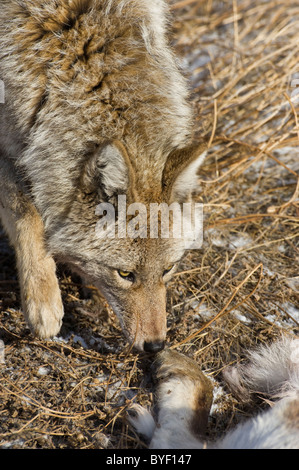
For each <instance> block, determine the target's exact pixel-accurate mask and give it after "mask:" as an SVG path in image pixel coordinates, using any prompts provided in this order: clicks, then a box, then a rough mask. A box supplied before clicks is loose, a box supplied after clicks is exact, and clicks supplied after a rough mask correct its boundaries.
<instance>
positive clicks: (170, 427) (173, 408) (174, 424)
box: [128, 337, 299, 449]
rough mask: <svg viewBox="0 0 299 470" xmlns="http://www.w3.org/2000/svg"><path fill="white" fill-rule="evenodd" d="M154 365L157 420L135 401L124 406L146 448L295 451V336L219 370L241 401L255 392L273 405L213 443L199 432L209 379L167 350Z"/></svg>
mask: <svg viewBox="0 0 299 470" xmlns="http://www.w3.org/2000/svg"><path fill="white" fill-rule="evenodd" d="M157 364H158V367H157V372H156V374H157V379H158V380H159V381H160V382H159V385H158V391H157V399H158V408H159V412H158V420H157V424H156V422H155V420H154V418H153V416H152V414H151V413H150V412H149V411H148V410H146V409H145V408H143V407H141V406H140V405H137V404H136V405H132V407H131V408H130V409H129V410H128V419H129V421H130V423H131V424H132V425H133V426H134V427H135V428H136V430H137V431H138V432H139V433H140V434H143V435H145V436H146V437H147V438H148V439H149V440H150V448H152V449H203V448H213V449H299V337H298V338H282V339H281V340H279V341H277V342H274V343H273V344H271V345H270V346H269V345H267V346H262V347H260V348H259V349H257V350H256V351H252V352H250V353H249V355H248V362H247V363H245V364H244V365H243V364H241V365H238V366H236V367H228V368H227V369H225V374H224V376H225V380H226V381H227V384H228V385H229V386H230V388H231V389H232V391H233V392H234V393H235V394H236V395H237V396H238V398H239V399H240V400H241V401H244V402H248V401H249V400H251V399H252V397H253V396H254V394H259V395H261V396H265V397H268V400H269V399H270V400H271V401H272V400H274V404H272V407H271V408H270V409H268V410H265V411H262V412H260V413H259V414H258V415H257V416H255V417H253V418H251V419H249V420H248V421H245V422H243V423H240V424H239V425H237V426H236V428H235V429H233V430H232V431H230V432H229V433H228V434H227V435H226V436H224V437H223V438H221V439H220V440H218V441H216V442H213V443H206V442H205V436H204V435H205V430H206V425H207V420H208V415H209V411H210V407H211V405H212V399H213V387H212V384H211V381H210V380H209V379H208V378H207V377H206V376H205V375H204V374H203V373H202V372H201V371H200V369H199V367H198V365H197V364H196V363H195V362H194V361H192V360H191V359H190V358H187V357H185V356H183V355H182V354H180V353H178V352H175V351H172V350H167V349H165V350H164V351H162V352H160V353H159V354H158V356H157Z"/></svg>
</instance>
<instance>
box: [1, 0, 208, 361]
mask: <svg viewBox="0 0 299 470" xmlns="http://www.w3.org/2000/svg"><path fill="white" fill-rule="evenodd" d="M0 9H1V17H0V79H1V83H4V85H5V103H4V104H0V180H1V188H0V217H1V220H2V223H3V226H4V228H5V230H6V231H7V233H8V236H9V239H10V242H11V244H12V245H13V247H14V249H15V253H16V260H17V269H18V276H19V282H20V290H21V301H22V310H23V312H24V315H25V318H26V320H27V323H28V325H29V327H30V328H31V330H32V331H33V333H34V334H36V335H37V336H38V337H40V338H50V337H53V336H55V335H57V334H58V332H59V330H60V327H61V322H62V317H63V304H62V300H61V294H60V290H59V284H58V280H57V276H56V262H62V263H64V264H66V265H68V266H69V267H70V268H71V269H73V270H74V271H76V272H77V273H79V274H80V275H81V276H82V278H83V279H86V280H88V282H92V283H93V284H94V285H95V286H96V287H98V288H99V290H100V291H101V292H102V293H103V295H104V296H105V297H106V299H107V301H108V302H109V303H110V305H111V307H112V308H113V310H114V311H115V313H116V314H117V316H118V317H119V319H120V323H121V326H122V328H123V331H124V333H125V334H126V336H127V338H128V339H129V341H130V342H131V343H133V344H134V346H135V347H136V348H137V349H139V350H145V351H150V352H156V351H158V350H160V349H162V348H163V347H164V342H165V338H166V306H165V305H166V300H165V297H166V291H165V283H166V282H167V281H169V279H170V278H171V276H172V274H173V273H174V270H175V268H176V266H177V263H178V262H179V261H180V259H181V258H182V256H183V254H184V251H185V249H186V244H185V243H184V242H183V239H182V238H175V237H169V238H168V239H167V238H162V237H160V236H158V237H156V238H150V237H136V238H132V237H131V238H129V237H115V238H111V237H110V238H109V237H106V238H104V237H103V238H101V237H99V236H98V235H97V230H96V226H97V223H98V221H99V216H98V215H97V209H96V208H97V207H98V205H99V204H100V203H103V202H104V203H111V204H114V205H116V201H117V198H118V196H119V195H124V196H126V199H127V201H128V203H129V204H133V203H136V202H137V203H142V204H144V205H145V206H146V207H147V206H148V205H149V204H150V203H153V202H154V203H158V204H160V203H166V204H168V205H170V204H171V203H172V202H176V203H178V204H180V205H182V204H183V203H185V202H187V201H192V193H193V192H194V190H196V186H197V177H196V174H197V169H198V168H199V166H200V164H201V162H202V160H203V158H204V155H205V150H206V144H205V142H204V140H202V141H198V142H197V143H194V139H193V137H192V127H193V122H192V121H193V118H192V110H191V105H190V103H189V102H188V99H189V98H188V86H187V84H186V80H185V78H184V77H183V75H182V73H181V71H180V68H179V66H178V64H177V59H176V58H175V56H174V54H173V52H172V50H171V48H170V46H169V44H168V40H167V24H168V12H167V5H166V1H164V0H151V1H148V0H47V1H41V0H0ZM116 213H117V207H116ZM129 219H130V217H129V216H128V221H127V219H126V222H129ZM187 248H188V247H187Z"/></svg>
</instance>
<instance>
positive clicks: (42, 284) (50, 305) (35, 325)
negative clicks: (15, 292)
mask: <svg viewBox="0 0 299 470" xmlns="http://www.w3.org/2000/svg"><path fill="white" fill-rule="evenodd" d="M22 304H23V310H24V314H25V318H26V321H27V323H28V326H29V328H30V329H31V331H32V333H33V334H35V335H36V336H38V337H39V338H40V339H47V338H51V337H53V336H55V335H57V334H58V333H59V331H60V328H61V324H62V318H63V314H64V311H63V304H62V300H61V294H60V289H59V285H58V280H57V277H56V275H55V263H54V261H53V259H51V258H48V259H46V260H44V262H43V265H42V266H39V269H38V271H37V272H34V274H32V273H31V275H30V276H27V278H26V282H24V284H23V289H22Z"/></svg>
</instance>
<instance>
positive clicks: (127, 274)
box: [117, 269, 134, 282]
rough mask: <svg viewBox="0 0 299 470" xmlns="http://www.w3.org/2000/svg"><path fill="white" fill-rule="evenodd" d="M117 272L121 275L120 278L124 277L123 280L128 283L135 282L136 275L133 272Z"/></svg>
mask: <svg viewBox="0 0 299 470" xmlns="http://www.w3.org/2000/svg"><path fill="white" fill-rule="evenodd" d="M117 272H118V274H119V275H120V277H122V278H123V279H126V281H130V282H133V281H134V274H133V273H132V272H130V271H122V270H121V269H119V270H118V271H117Z"/></svg>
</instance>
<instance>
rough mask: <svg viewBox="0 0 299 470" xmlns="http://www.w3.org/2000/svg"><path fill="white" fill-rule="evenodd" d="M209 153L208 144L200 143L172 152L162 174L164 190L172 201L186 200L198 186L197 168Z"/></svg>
mask: <svg viewBox="0 0 299 470" xmlns="http://www.w3.org/2000/svg"><path fill="white" fill-rule="evenodd" d="M206 153H207V144H206V143H205V142H201V143H199V144H196V145H193V146H191V147H187V148H185V149H178V150H174V151H173V152H171V153H170V154H169V156H168V158H167V160H166V163H165V167H164V170H163V174H162V188H163V192H164V194H165V196H166V199H168V200H169V201H170V202H172V201H177V202H184V201H186V200H187V199H188V198H190V196H191V195H192V193H193V192H194V191H195V190H196V188H197V187H198V183H197V170H198V168H199V167H200V165H201V164H202V162H203V160H204V158H205V156H206Z"/></svg>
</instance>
